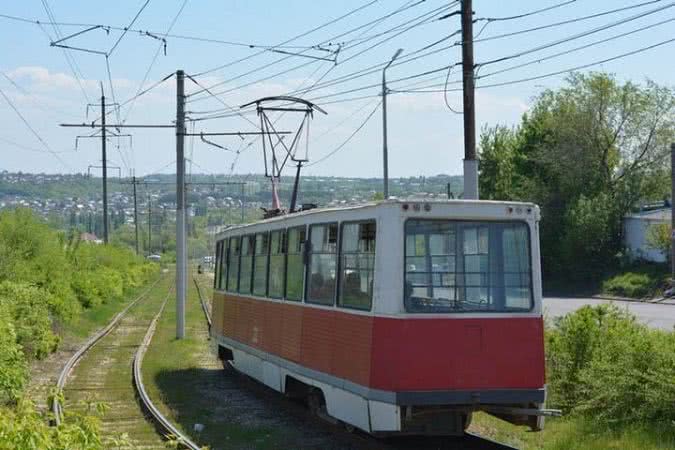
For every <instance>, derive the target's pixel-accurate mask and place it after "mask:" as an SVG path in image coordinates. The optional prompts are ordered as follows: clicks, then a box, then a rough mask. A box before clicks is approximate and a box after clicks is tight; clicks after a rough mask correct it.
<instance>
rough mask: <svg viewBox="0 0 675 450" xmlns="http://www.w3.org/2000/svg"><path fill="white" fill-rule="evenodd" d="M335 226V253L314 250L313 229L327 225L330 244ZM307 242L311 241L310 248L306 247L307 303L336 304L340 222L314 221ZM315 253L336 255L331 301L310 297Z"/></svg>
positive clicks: (310, 226)
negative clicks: (332, 228) (331, 232)
mask: <svg viewBox="0 0 675 450" xmlns="http://www.w3.org/2000/svg"><path fill="white" fill-rule="evenodd" d="M333 226H334V227H335V252H333V253H327V252H323V251H322V252H316V251H315V250H314V245H313V244H312V230H313V229H316V228H319V227H326V229H327V231H328V233H329V234H328V243H329V244H330V228H331V227H333ZM307 242H308V243H309V248H308V249H306V251H307V263H306V267H305V272H306V276H305V279H306V280H307V282H306V283H305V303H309V304H313V305H321V306H335V303H336V298H337V289H338V259H339V251H340V225H339V222H337V221H334V222H322V223H312V224H310V225H309V230H308V233H307ZM315 255H333V256H334V270H335V277H334V278H333V295H332V297H331V302H330V303H328V302H327V301H323V300H314V299H312V298H311V297H310V293H311V289H312V275H313V274H312V262H313V261H314V256H315ZM322 284H323V283H322Z"/></svg>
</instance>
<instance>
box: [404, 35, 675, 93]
mask: <svg viewBox="0 0 675 450" xmlns="http://www.w3.org/2000/svg"><path fill="white" fill-rule="evenodd" d="M671 42H675V38H672V39H667V40H665V41H661V42H657V43H656V44H652V45H649V46H646V47H641V48H638V49H636V50H632V51H630V52H626V53H622V54H620V55H616V56H612V57H610V58H605V59H602V60H599V61H594V62H591V63H587V64H582V65H579V66H575V67H571V68H568V69H563V70H557V71H555V72H549V73H546V74H543V75H536V76H532V77H527V78H521V79H517V80H510V81H504V82H500V83H492V84H483V85H478V86H476V89H479V88H490V87H500V86H509V85H513V84H519V83H525V82H528V81H534V80H540V79H542V78H548V77H552V76H556V75H562V74H565V73H570V72H575V71H577V70H582V69H586V68H588V67H592V66H597V65H599V64H604V63H607V62H611V61H616V60H618V59H621V58H625V57H628V56H633V55H636V54H638V53H642V52H645V51H648V50H652V49H654V48H657V47H661V46H663V45H666V44H670V43H671ZM480 78H481V77H479V79H480ZM437 86H439V85H430V86H426V87H423V88H421V89H419V90H393V91H392V93H400V94H421V93H434V92H443V91H444V89H435V90H434V89H430V88H433V87H437ZM440 86H443V84H441V85H440ZM460 90H461V89H448V92H452V91H460Z"/></svg>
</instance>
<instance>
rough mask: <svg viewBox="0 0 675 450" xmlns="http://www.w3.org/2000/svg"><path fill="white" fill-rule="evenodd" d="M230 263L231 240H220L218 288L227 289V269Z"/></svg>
mask: <svg viewBox="0 0 675 450" xmlns="http://www.w3.org/2000/svg"><path fill="white" fill-rule="evenodd" d="M229 265H230V240H229V239H225V240H223V241H221V242H220V265H219V266H218V268H217V273H220V277H219V278H218V283H219V284H218V289H225V284H226V282H227V269H228V267H229Z"/></svg>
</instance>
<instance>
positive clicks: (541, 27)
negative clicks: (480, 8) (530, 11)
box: [473, 0, 663, 43]
mask: <svg viewBox="0 0 675 450" xmlns="http://www.w3.org/2000/svg"><path fill="white" fill-rule="evenodd" d="M661 1H663V0H650V1H647V2H642V3H638V4H636V5H630V6H624V7H622V8H615V9H611V10H608V11H603V12H600V13H595V14H589V15H586V16H581V17H575V18H573V19H567V20H562V21H559V22H553V23H549V24H546V25H539V26H536V27H531V28H526V29H523V30H517V31H511V32H508V33H502V34H496V35H493V36H486V37H484V38H480V39H474V40H473V42H474V43H476V42H487V41H493V40H495V39H503V38H506V37H511V36H518V35H521V34H526V33H531V32H533V31H541V30H546V29H549V28H556V27H560V26H563V25H569V24H571V23H578V22H582V21H584V20H589V19H595V18H597V17H602V16H606V15H609V14H614V13H618V12H623V11H628V10H631V9H635V8H641V7H643V6H647V5H652V4H654V3H659V2H661Z"/></svg>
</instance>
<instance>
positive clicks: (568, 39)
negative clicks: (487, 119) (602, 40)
mask: <svg viewBox="0 0 675 450" xmlns="http://www.w3.org/2000/svg"><path fill="white" fill-rule="evenodd" d="M673 6H675V2H673V3H670V4H668V5H664V6H661V7H659V8H655V9H652V10H649V11H645V12H642V13H639V14H635V15H633V16H630V17H626V18H624V19H621V20H617V21H614V22H610V23H607V24H605V25H602V26H599V27H595V28H592V29H590V30H586V31H583V32H581V33H577V34H574V35H572V36H568V37H565V38H562V39H557V40H555V41H551V42H548V43H546V44H542V45H538V46H536V47H532V48H530V49H527V50H521V51H519V52H517V53H514V54H511V55H507V56H502V57H500V58H495V59H492V60H489V61H485V62H481V63H479V64H478V66H481V67H482V66H487V65H489V64H495V63H498V62H502V61H507V60H509V59H514V58H519V57H521V56H524V55H528V54H530V53H536V52H538V51H541V50H545V49H547V48H551V47H555V46H557V45H561V44H565V43H567V42H571V41H574V40H577V39H580V38H582V37H586V36H590V35H592V34H595V33H598V32H600V31H605V30H608V29H610V28H614V27H616V26H619V25H623V24H626V23H628V22H632V21H634V20H637V19H642V18H643V17H647V16H649V15H652V14H655V13H658V12H661V11H664V10H666V9H669V8H672V7H673Z"/></svg>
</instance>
